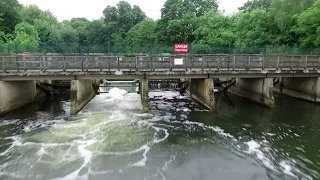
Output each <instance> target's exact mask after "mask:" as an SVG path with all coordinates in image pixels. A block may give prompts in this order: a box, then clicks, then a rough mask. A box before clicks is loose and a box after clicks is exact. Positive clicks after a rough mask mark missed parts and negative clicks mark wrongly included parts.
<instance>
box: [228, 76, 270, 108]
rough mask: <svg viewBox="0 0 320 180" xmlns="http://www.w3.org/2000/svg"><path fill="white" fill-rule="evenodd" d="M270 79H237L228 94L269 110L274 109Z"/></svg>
mask: <svg viewBox="0 0 320 180" xmlns="http://www.w3.org/2000/svg"><path fill="white" fill-rule="evenodd" d="M273 90H274V89H273V79H272V78H237V79H236V83H235V84H234V85H233V86H231V87H230V90H229V91H230V92H231V93H233V94H235V95H238V96H241V97H244V98H246V99H249V100H252V101H254V102H257V103H259V104H261V105H264V106H267V107H269V108H274V107H275V102H274V96H273Z"/></svg>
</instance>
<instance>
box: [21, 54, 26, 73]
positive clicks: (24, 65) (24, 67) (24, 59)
mask: <svg viewBox="0 0 320 180" xmlns="http://www.w3.org/2000/svg"><path fill="white" fill-rule="evenodd" d="M22 61H23V70H24V71H27V63H26V57H25V56H22Z"/></svg>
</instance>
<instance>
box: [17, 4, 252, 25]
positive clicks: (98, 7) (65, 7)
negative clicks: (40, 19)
mask: <svg viewBox="0 0 320 180" xmlns="http://www.w3.org/2000/svg"><path fill="white" fill-rule="evenodd" d="M126 1H127V2H129V3H130V4H131V5H138V6H140V8H141V9H142V10H143V11H144V12H145V13H146V14H147V16H149V17H151V18H152V19H159V18H160V9H161V8H162V6H163V4H164V2H165V0H126ZM246 1H247V0H218V2H219V4H220V9H224V10H225V11H226V12H227V13H232V12H235V11H237V8H238V7H240V6H241V5H243V3H244V2H246ZM19 2H20V3H21V4H24V5H29V4H36V5H37V6H38V7H39V8H40V9H42V10H50V11H51V12H52V13H53V14H54V15H55V16H56V17H57V18H58V20H59V21H62V20H66V19H71V18H73V17H85V18H88V19H90V20H91V19H98V18H100V17H101V16H102V11H103V9H104V8H105V7H106V6H107V5H112V6H114V5H116V4H117V3H118V2H119V0H19Z"/></svg>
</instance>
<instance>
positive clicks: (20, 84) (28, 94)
mask: <svg viewBox="0 0 320 180" xmlns="http://www.w3.org/2000/svg"><path fill="white" fill-rule="evenodd" d="M45 95H46V94H45V93H44V92H43V91H42V90H41V89H39V88H37V87H36V82H35V81H0V116H1V115H3V114H5V113H8V112H10V111H12V110H15V109H17V108H19V107H22V106H24V105H26V104H28V103H31V102H32V101H34V100H36V99H37V98H40V97H42V96H45Z"/></svg>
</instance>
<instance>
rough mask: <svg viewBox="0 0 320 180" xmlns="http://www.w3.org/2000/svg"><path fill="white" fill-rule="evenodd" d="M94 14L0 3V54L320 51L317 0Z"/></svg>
mask: <svg viewBox="0 0 320 180" xmlns="http://www.w3.org/2000/svg"><path fill="white" fill-rule="evenodd" d="M101 16H102V17H101V18H100V19H96V20H88V19H86V18H82V17H79V18H78V17H75V18H73V19H71V20H65V21H62V22H59V21H58V20H57V18H56V17H55V16H54V14H52V13H51V12H50V11H43V10H40V9H39V8H38V7H37V6H36V5H29V6H23V5H21V4H19V2H18V1H17V0H0V52H1V53H21V52H24V51H28V52H31V53H153V54H154V53H172V52H173V44H174V43H188V44H190V53H240V54H241V53H264V54H308V55H309V54H320V49H318V48H317V47H319V46H320V0H303V1H301V0H249V1H248V2H247V3H245V4H244V5H243V6H242V7H240V8H239V11H238V12H236V13H234V14H231V15H226V14H225V13H224V12H222V11H219V10H218V3H217V2H216V1H215V0H167V1H166V2H165V4H164V6H163V8H162V9H161V18H160V19H159V20H153V19H150V18H148V17H147V16H146V14H145V13H144V12H143V11H142V10H141V9H140V7H138V6H135V5H133V6H132V5H130V4H129V3H127V2H126V1H120V2H119V3H118V4H117V5H116V6H107V7H106V8H105V9H104V11H103V12H102V14H101Z"/></svg>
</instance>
